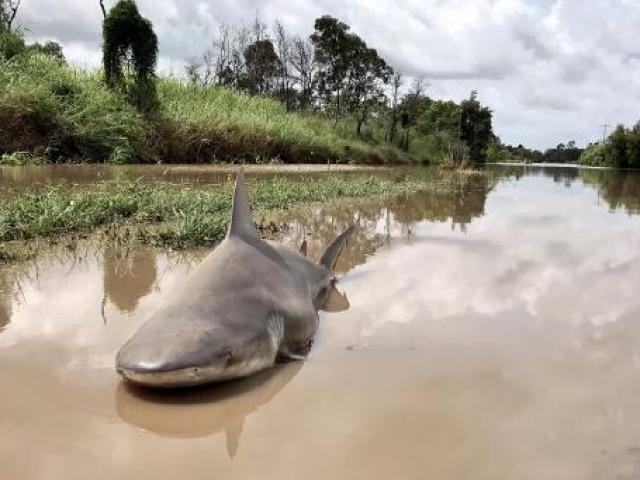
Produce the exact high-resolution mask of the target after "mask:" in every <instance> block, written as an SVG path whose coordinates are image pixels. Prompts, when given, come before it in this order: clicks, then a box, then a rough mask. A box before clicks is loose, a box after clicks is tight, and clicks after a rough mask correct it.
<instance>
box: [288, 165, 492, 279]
mask: <svg viewBox="0 0 640 480" xmlns="http://www.w3.org/2000/svg"><path fill="white" fill-rule="evenodd" d="M496 183H497V177H496V176H494V175H485V174H481V175H480V174H474V175H466V174H461V175H458V174H455V175H450V176H447V178H446V179H444V180H443V181H442V182H441V183H437V184H434V187H433V188H432V189H428V190H425V191H421V192H418V193H415V194H411V195H400V196H397V197H394V198H391V199H380V198H378V199H366V200H357V201H353V202H336V203H333V204H329V205H324V206H320V207H317V208H315V209H312V210H311V211H309V210H308V209H304V210H296V211H294V212H292V216H291V217H290V218H291V224H292V230H291V232H290V234H289V235H288V237H289V242H290V243H292V244H295V245H300V243H302V240H303V239H304V236H305V233H306V234H307V235H309V236H308V237H307V240H308V242H309V256H310V257H311V258H319V257H320V255H321V254H322V251H323V250H324V248H325V247H326V246H327V245H328V244H329V242H331V240H333V239H334V238H335V237H336V236H337V235H339V234H340V233H341V232H342V231H344V230H345V229H346V228H348V226H349V225H352V224H353V225H355V226H356V230H355V232H354V234H353V237H352V238H351V241H350V242H349V245H348V246H347V249H346V250H345V252H344V253H343V255H342V256H341V257H340V260H339V262H338V265H337V270H338V271H339V272H344V271H346V270H349V269H350V268H352V267H354V266H356V265H360V264H363V263H365V261H366V257H367V256H368V255H371V254H373V253H375V251H376V250H378V249H380V248H381V247H382V246H383V245H384V244H385V243H388V242H389V240H390V239H391V234H392V230H397V229H400V230H401V231H402V232H403V233H405V234H407V236H410V234H411V231H412V229H413V225H414V224H415V223H417V222H420V221H424V220H428V221H436V222H447V221H451V222H452V226H454V227H455V226H458V227H459V228H460V229H461V230H462V231H464V230H465V228H466V226H467V225H468V224H469V223H470V222H471V221H472V220H473V219H474V218H477V217H480V216H482V215H483V214H484V207H485V202H486V199H487V195H488V193H489V192H490V191H491V189H492V188H493V186H494V185H495V184H496Z"/></svg>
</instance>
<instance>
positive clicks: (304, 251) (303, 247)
mask: <svg viewBox="0 0 640 480" xmlns="http://www.w3.org/2000/svg"><path fill="white" fill-rule="evenodd" d="M307 250H308V246H307V239H306V238H305V239H304V240H303V241H302V245H300V253H301V254H302V255H304V256H305V257H306V256H307Z"/></svg>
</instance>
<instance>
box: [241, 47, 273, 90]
mask: <svg viewBox="0 0 640 480" xmlns="http://www.w3.org/2000/svg"><path fill="white" fill-rule="evenodd" d="M244 58H245V62H246V68H247V74H246V79H245V81H244V87H245V88H246V89H247V90H248V91H249V93H253V94H264V93H270V92H271V91H272V90H273V84H274V79H276V78H277V77H278V74H279V72H280V70H281V63H280V59H279V58H278V55H276V52H275V50H274V48H273V43H272V42H271V40H257V41H256V42H254V43H252V44H251V45H249V46H248V47H247V48H246V50H245V51H244Z"/></svg>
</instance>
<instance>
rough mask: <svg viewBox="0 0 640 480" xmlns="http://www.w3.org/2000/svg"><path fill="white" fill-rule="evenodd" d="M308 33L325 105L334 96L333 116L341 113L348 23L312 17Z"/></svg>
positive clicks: (347, 52)
mask: <svg viewBox="0 0 640 480" xmlns="http://www.w3.org/2000/svg"><path fill="white" fill-rule="evenodd" d="M314 28H315V31H314V33H313V34H312V35H311V42H312V43H313V46H314V49H315V51H314V58H315V61H316V63H317V65H318V74H317V76H318V93H319V95H320V96H321V97H323V98H324V102H325V105H328V104H331V103H332V99H333V98H334V99H335V108H334V113H335V117H336V120H337V119H338V118H339V117H340V115H341V114H342V103H343V98H342V97H343V95H342V94H343V91H344V88H345V84H346V78H347V74H348V70H349V62H350V61H351V58H350V56H351V55H350V53H351V52H350V50H351V48H352V47H351V43H352V40H353V38H352V36H351V35H350V33H349V28H350V27H349V25H347V24H346V23H343V22H341V21H339V20H338V19H336V18H333V17H331V16H328V15H325V16H323V17H320V18H318V19H316V21H315V24H314Z"/></svg>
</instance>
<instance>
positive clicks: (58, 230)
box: [0, 175, 427, 261]
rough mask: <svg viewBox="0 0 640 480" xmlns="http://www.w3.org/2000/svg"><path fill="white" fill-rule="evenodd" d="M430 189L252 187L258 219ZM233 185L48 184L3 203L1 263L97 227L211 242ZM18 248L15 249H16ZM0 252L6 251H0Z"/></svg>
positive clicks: (375, 183)
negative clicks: (28, 248) (25, 249)
mask: <svg viewBox="0 0 640 480" xmlns="http://www.w3.org/2000/svg"><path fill="white" fill-rule="evenodd" d="M424 188H427V182H426V181H423V180H416V179H412V178H409V177H404V176H400V177H397V178H395V179H385V178H380V177H364V176H341V175H326V176H322V177H318V179H317V180H314V181H300V180H294V179H291V178H287V177H281V178H271V179H265V180H259V181H256V182H255V183H252V184H251V186H250V192H251V193H250V195H251V201H252V205H253V207H254V208H255V210H256V214H255V219H256V221H257V222H258V225H259V227H260V228H261V229H269V228H271V227H272V225H271V224H270V223H269V222H267V221H265V220H264V218H265V216H267V215H269V214H272V213H273V212H274V211H278V210H283V209H287V208H290V207H291V206H294V205H297V204H303V203H312V202H320V201H327V200H331V199H335V198H345V197H351V198H359V197H366V196H374V195H375V196H381V195H397V194H400V193H406V192H414V191H418V190H421V189H424ZM231 191H232V184H231V182H229V183H225V184H221V185H213V186H211V187H210V188H209V187H208V188H207V189H206V190H204V189H193V188H192V187H187V186H180V185H172V184H142V183H138V182H110V183H101V184H97V185H92V186H89V187H87V188H85V189H82V190H78V189H73V188H69V187H57V186H54V187H45V188H43V189H41V190H38V191H35V192H24V193H19V194H17V195H15V196H13V197H12V198H11V199H10V200H8V201H3V202H2V203H0V260H2V258H4V261H12V260H13V259H14V258H13V256H14V255H15V252H17V251H19V250H20V249H19V247H20V246H21V245H24V244H26V243H28V242H29V241H32V240H42V239H44V240H46V241H48V242H50V243H55V242H56V241H58V240H59V239H62V238H68V237H69V236H70V235H80V236H87V235H89V234H92V233H96V232H99V233H101V234H102V235H103V237H104V238H105V239H106V240H120V239H122V238H126V239H127V241H129V240H132V241H134V242H137V243H143V244H151V245H155V246H162V247H171V248H175V249H182V248H188V247H195V246H201V245H214V244H215V243H217V242H218V241H220V240H221V239H222V238H223V236H224V234H225V232H226V229H227V225H228V221H229V210H230V208H231ZM16 247H18V248H16ZM2 252H4V253H2Z"/></svg>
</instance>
